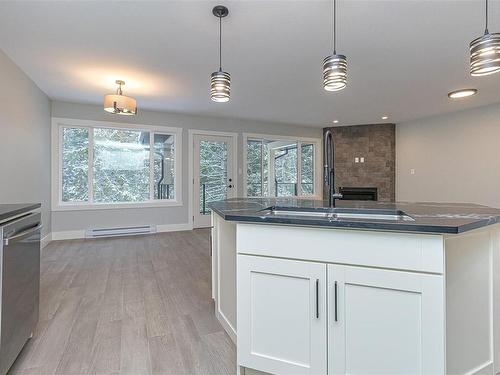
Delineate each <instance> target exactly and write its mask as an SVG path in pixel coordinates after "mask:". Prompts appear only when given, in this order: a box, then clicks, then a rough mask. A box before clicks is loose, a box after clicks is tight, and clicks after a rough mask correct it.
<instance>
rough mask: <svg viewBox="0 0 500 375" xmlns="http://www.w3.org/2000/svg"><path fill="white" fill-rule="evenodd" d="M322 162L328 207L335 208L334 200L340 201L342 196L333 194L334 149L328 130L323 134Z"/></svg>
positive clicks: (330, 133)
mask: <svg viewBox="0 0 500 375" xmlns="http://www.w3.org/2000/svg"><path fill="white" fill-rule="evenodd" d="M323 151H324V162H325V172H324V178H325V185H327V186H328V205H329V206H330V207H335V200H336V199H342V194H340V193H335V171H334V161H335V156H334V147H333V135H332V132H331V131H330V130H327V131H326V132H325V138H324V144H323Z"/></svg>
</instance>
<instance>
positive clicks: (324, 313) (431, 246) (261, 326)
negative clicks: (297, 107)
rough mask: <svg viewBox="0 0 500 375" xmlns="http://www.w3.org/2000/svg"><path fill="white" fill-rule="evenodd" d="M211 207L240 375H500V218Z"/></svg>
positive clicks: (301, 206) (219, 287) (221, 301)
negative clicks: (497, 374) (270, 374)
mask: <svg viewBox="0 0 500 375" xmlns="http://www.w3.org/2000/svg"><path fill="white" fill-rule="evenodd" d="M211 208H212V212H213V216H212V219H213V225H214V226H213V229H212V249H213V252H212V255H213V257H212V273H213V278H212V286H213V288H212V294H213V298H214V300H215V302H216V303H215V310H216V311H215V314H216V316H217V318H218V319H219V321H220V322H221V323H222V325H223V326H224V328H225V329H226V331H227V332H228V334H229V335H230V336H231V338H232V339H233V340H234V341H235V343H237V354H238V355H237V357H238V358H237V362H238V368H239V371H240V373H241V374H247V375H248V374H255V373H261V372H264V373H272V374H311V375H312V374H314V375H319V374H495V373H497V372H498V371H500V297H499V295H500V274H499V272H498V269H499V267H500V224H499V223H500V210H496V209H492V208H488V207H484V206H478V205H471V204H437V203H377V202H348V201H340V202H338V204H337V208H335V209H330V208H325V204H324V202H322V201H318V200H303V199H300V200H297V199H229V200H226V201H221V202H217V203H215V204H213V205H212V207H211ZM256 370H257V371H256Z"/></svg>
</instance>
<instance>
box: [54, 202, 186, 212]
mask: <svg viewBox="0 0 500 375" xmlns="http://www.w3.org/2000/svg"><path fill="white" fill-rule="evenodd" d="M180 206H182V201H181V202H176V201H174V200H170V199H168V200H167V199H165V200H155V201H145V202H136V203H93V204H61V205H60V206H59V207H54V208H52V211H94V210H120V209H124V208H127V209H128V208H163V207H180Z"/></svg>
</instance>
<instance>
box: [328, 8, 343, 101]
mask: <svg viewBox="0 0 500 375" xmlns="http://www.w3.org/2000/svg"><path fill="white" fill-rule="evenodd" d="M336 18H337V0H333V25H332V26H333V27H332V29H333V54H332V55H330V56H327V57H325V58H324V60H323V88H324V89H325V90H326V91H339V90H342V89H343V88H345V87H346V85H347V58H346V57H345V56H344V55H338V54H337V19H336Z"/></svg>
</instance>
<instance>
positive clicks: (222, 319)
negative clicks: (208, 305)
mask: <svg viewBox="0 0 500 375" xmlns="http://www.w3.org/2000/svg"><path fill="white" fill-rule="evenodd" d="M215 317H216V318H217V320H218V321H219V323H220V324H221V325H222V328H224V330H225V331H226V333H227V334H228V336H229V338H230V339H231V340H232V341H233V343H234V344H235V345H236V344H237V342H236V330H235V329H234V327H233V326H232V325H231V323H229V320H228V319H227V318H226V316H225V315H224V314H223V313H222V311H220V309H219V308H216V309H215Z"/></svg>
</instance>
